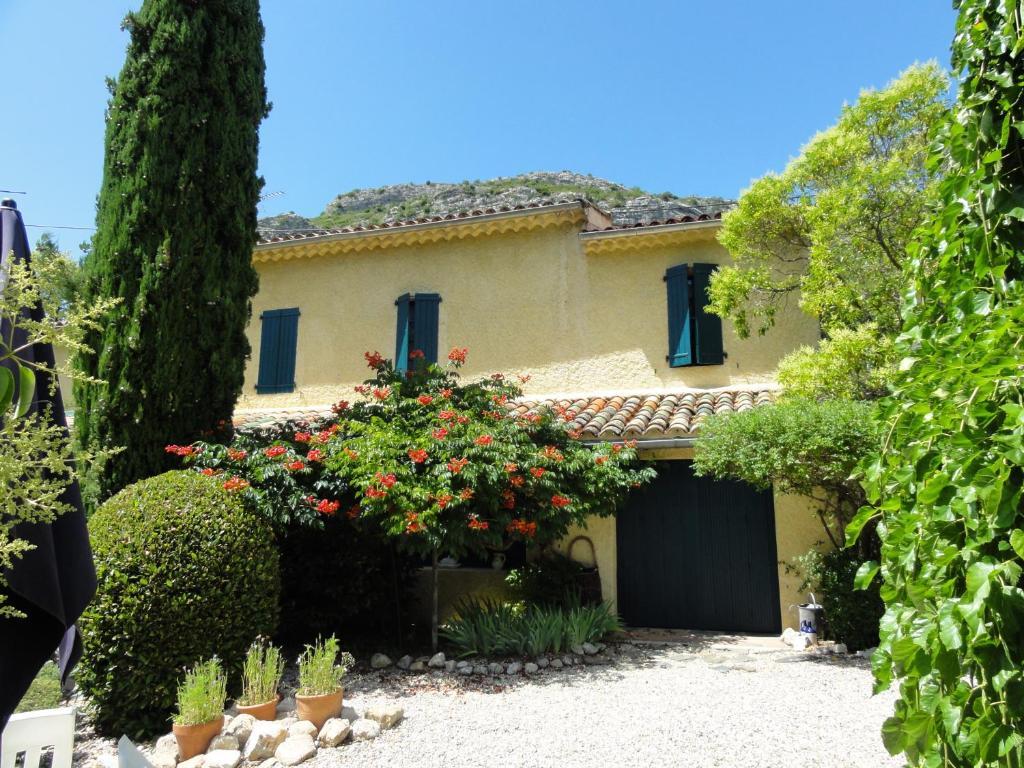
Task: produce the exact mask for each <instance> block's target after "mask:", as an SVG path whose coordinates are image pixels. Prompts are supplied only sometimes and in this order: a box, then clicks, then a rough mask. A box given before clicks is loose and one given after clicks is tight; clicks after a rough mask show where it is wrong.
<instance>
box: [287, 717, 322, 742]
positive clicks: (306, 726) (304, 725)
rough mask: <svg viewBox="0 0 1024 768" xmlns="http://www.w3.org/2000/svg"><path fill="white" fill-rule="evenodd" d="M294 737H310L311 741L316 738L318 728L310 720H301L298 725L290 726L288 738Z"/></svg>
mask: <svg viewBox="0 0 1024 768" xmlns="http://www.w3.org/2000/svg"><path fill="white" fill-rule="evenodd" d="M293 736H309V738H311V739H315V738H316V726H315V725H313V723H311V722H309V720H299V722H297V723H292V724H291V725H290V726H288V738H289V739H290V738H292V737H293Z"/></svg>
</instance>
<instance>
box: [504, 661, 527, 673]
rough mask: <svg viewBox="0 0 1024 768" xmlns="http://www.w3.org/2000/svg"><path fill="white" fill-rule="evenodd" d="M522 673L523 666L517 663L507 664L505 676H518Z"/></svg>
mask: <svg viewBox="0 0 1024 768" xmlns="http://www.w3.org/2000/svg"><path fill="white" fill-rule="evenodd" d="M522 671H523V665H522V664H520V663H519V662H518V661H512V662H509V665H508V667H506V668H505V674H506V675H518V674H519V673H520V672H522Z"/></svg>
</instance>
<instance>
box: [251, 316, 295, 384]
mask: <svg viewBox="0 0 1024 768" xmlns="http://www.w3.org/2000/svg"><path fill="white" fill-rule="evenodd" d="M260 324H261V328H260V367H259V374H258V377H257V379H256V391H257V392H258V393H260V394H267V393H270V392H292V391H293V390H294V389H295V347H296V342H297V340H298V330H299V309H298V307H293V308H291V309H268V310H266V311H265V312H263V313H262V314H261V315H260Z"/></svg>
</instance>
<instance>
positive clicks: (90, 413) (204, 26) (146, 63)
mask: <svg viewBox="0 0 1024 768" xmlns="http://www.w3.org/2000/svg"><path fill="white" fill-rule="evenodd" d="M125 27H126V28H127V30H128V31H129V33H130V35H131V41H130V43H129V46H128V54H127V58H126V61H125V64H124V68H123V69H122V70H121V74H120V77H119V78H118V80H117V82H116V83H114V84H113V85H112V89H113V97H112V99H111V101H110V105H109V107H108V111H107V135H106V149H105V159H104V173H103V185H102V187H101V189H100V195H99V206H98V213H97V232H96V235H95V238H94V240H93V247H92V249H91V252H90V253H89V254H88V256H87V257H86V259H85V263H84V268H85V271H86V275H87V286H86V294H87V296H88V297H110V296H116V297H120V298H122V299H123V301H122V302H121V304H120V305H119V306H118V307H117V308H116V309H115V310H114V311H112V312H111V313H110V315H109V316H108V317H107V318H106V320H105V323H104V327H103V330H102V331H101V332H96V333H95V334H93V335H92V336H91V337H90V338H89V342H90V346H92V347H93V348H94V349H96V350H97V351H96V353H95V354H86V355H83V356H82V357H81V359H80V360H79V365H80V367H81V368H82V370H83V371H85V372H86V373H88V374H89V375H91V376H95V377H97V378H100V379H102V380H104V381H106V382H108V384H107V385H104V386H100V387H97V388H96V389H95V390H87V389H81V390H78V391H76V402H77V404H78V412H79V414H80V417H79V418H78V419H76V427H77V430H78V437H79V440H80V442H81V443H82V444H83V445H98V446H101V447H112V446H123V447H124V448H125V449H126V450H124V451H123V452H122V453H120V454H119V455H117V456H115V457H114V458H113V459H112V460H111V461H110V462H108V463H107V464H106V466H105V469H104V471H103V474H102V476H101V477H100V478H99V483H98V485H99V492H100V494H101V496H104V497H105V496H107V495H109V494H110V493H113V492H114V491H116V490H118V489H119V488H122V487H124V486H125V485H127V484H128V483H130V482H132V481H134V480H136V479H139V478H141V477H146V476H149V475H153V474H156V473H158V472H160V471H162V470H163V469H165V468H166V464H167V461H168V459H167V457H165V455H164V450H163V449H164V444H165V443H167V442H169V441H170V440H171V439H178V440H192V439H195V438H198V437H199V436H200V435H204V434H205V435H209V434H211V433H212V432H213V431H215V430H216V429H217V428H218V425H220V424H221V423H222V422H224V421H225V420H226V419H229V418H230V416H231V413H232V409H233V408H234V404H235V400H236V399H237V396H238V394H239V392H240V391H241V387H242V380H243V370H244V365H245V359H246V357H247V355H248V353H249V345H248V343H247V341H246V337H245V326H246V323H247V322H248V319H249V312H250V299H251V297H252V295H253V294H254V293H255V291H256V286H257V277H256V272H255V270H254V269H253V267H252V265H251V257H252V248H253V245H254V244H255V240H256V204H257V202H258V196H259V191H260V188H261V186H262V180H261V179H259V178H258V177H257V175H256V160H257V147H258V136H257V128H258V127H259V124H260V121H261V120H262V119H263V117H264V116H265V115H266V114H267V110H268V105H267V102H266V89H265V87H264V83H263V73H264V62H263V51H262V41H263V24H262V22H261V21H260V16H259V3H258V1H257V0H209V1H208V2H202V3H197V2H191V0H145V2H143V4H142V8H141V9H140V10H139V11H138V12H137V13H131V14H129V15H128V16H127V17H126V19H125Z"/></svg>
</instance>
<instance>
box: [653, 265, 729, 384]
mask: <svg viewBox="0 0 1024 768" xmlns="http://www.w3.org/2000/svg"><path fill="white" fill-rule="evenodd" d="M715 269H717V265H715V264H694V265H693V266H692V267H691V266H690V265H689V264H680V265H678V266H675V267H670V268H669V269H668V271H666V272H665V285H666V287H667V290H668V356H667V358H666V359H667V360H668V364H669V366H671V367H672V368H680V367H682V366H685V365H721V364H722V361H723V360H724V358H725V352H724V351H723V347H722V319H721V318H720V317H718V315H713V314H711V313H710V312H708V311H707V310H706V307H707V305H708V285H709V284H710V283H711V275H712V273H713V272H714V271H715Z"/></svg>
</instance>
